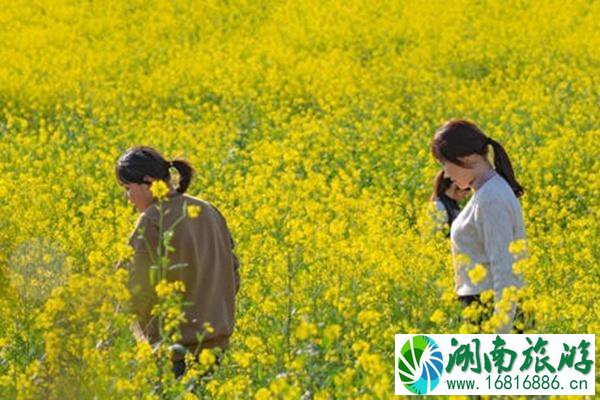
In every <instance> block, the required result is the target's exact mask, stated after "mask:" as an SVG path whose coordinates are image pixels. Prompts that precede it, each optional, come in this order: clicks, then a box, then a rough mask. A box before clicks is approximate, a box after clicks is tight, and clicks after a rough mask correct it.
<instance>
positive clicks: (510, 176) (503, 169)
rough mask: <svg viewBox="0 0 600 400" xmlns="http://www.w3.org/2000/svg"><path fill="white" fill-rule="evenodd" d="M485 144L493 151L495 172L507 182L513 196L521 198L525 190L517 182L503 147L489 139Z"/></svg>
mask: <svg viewBox="0 0 600 400" xmlns="http://www.w3.org/2000/svg"><path fill="white" fill-rule="evenodd" d="M487 142H488V144H489V145H491V146H492V149H493V150H494V166H495V167H496V172H497V173H498V174H500V175H501V176H502V177H503V178H504V179H505V180H506V182H508V184H509V185H510V187H511V188H512V190H513V192H515V196H517V197H521V196H522V195H523V193H525V189H523V186H521V184H520V183H519V182H517V178H516V177H515V172H514V170H513V167H512V164H511V162H510V158H508V154H507V153H506V150H504V147H502V145H501V144H500V143H498V142H497V141H495V140H494V139H492V138H490V137H488V139H487Z"/></svg>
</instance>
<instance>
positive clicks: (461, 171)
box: [442, 154, 481, 190]
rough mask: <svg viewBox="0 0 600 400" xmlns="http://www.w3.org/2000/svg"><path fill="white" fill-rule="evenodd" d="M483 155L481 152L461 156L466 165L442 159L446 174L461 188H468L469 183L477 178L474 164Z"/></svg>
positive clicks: (460, 158)
mask: <svg viewBox="0 0 600 400" xmlns="http://www.w3.org/2000/svg"><path fill="white" fill-rule="evenodd" d="M480 157H481V156H480V155H479V154H471V155H468V156H465V157H459V160H460V161H461V162H463V164H464V165H465V167H462V166H460V165H458V164H454V163H452V162H450V161H446V160H444V161H442V165H443V166H444V175H445V176H447V177H449V178H450V179H451V180H452V182H453V183H454V184H455V185H456V186H458V188H459V189H463V190H467V189H469V185H470V184H471V182H473V180H474V178H475V171H474V169H473V166H474V165H475V164H476V163H477V162H478V160H479V158H480Z"/></svg>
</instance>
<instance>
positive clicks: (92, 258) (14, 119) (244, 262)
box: [0, 0, 600, 399]
mask: <svg viewBox="0 0 600 400" xmlns="http://www.w3.org/2000/svg"><path fill="white" fill-rule="evenodd" d="M2 3H3V4H2V5H1V7H0V155H1V162H0V278H1V280H0V398H2V399H15V398H18V399H137V398H144V399H146V398H148V399H159V398H168V399H175V398H180V399H193V398H222V399H232V398H239V399H246V398H257V399H273V398H280V399H287V398H295V399H299V398H302V399H337V398H340V399H347V398H360V399H379V398H393V397H394V395H393V393H394V388H393V385H394V372H393V371H394V334H395V333H457V332H462V333H467V332H474V329H475V327H474V326H470V325H467V324H463V323H462V321H461V306H460V303H459V302H458V301H457V300H456V298H455V294H454V278H453V266H452V257H451V254H450V244H449V241H448V239H447V238H445V237H444V236H443V234H441V233H439V232H438V233H436V231H434V230H433V229H432V224H431V218H430V214H429V211H428V210H429V207H428V206H429V205H428V203H429V196H430V194H431V185H432V180H433V177H434V175H435V174H436V172H437V171H438V169H439V168H440V165H439V164H438V163H437V162H436V161H435V159H434V158H433V156H432V155H431V151H430V148H429V145H430V141H431V138H432V136H433V133H434V131H435V129H436V128H437V127H438V126H440V125H441V124H442V123H443V122H444V121H446V120H448V119H450V118H468V119H470V120H472V121H474V122H475V123H477V124H478V125H479V126H480V127H481V128H482V129H483V130H484V132H485V133H486V134H487V135H489V136H491V137H493V138H494V139H496V140H498V141H499V142H501V143H502V144H503V145H504V146H505V148H506V149H507V152H508V154H509V155H510V157H511V159H512V162H513V165H514V168H515V172H516V175H517V178H518V179H519V180H520V181H521V183H522V184H523V186H524V187H525V195H524V196H523V197H522V198H521V204H522V207H523V212H524V218H525V224H526V232H527V236H528V250H529V254H530V257H529V258H528V259H526V260H523V261H521V262H519V263H517V266H518V270H519V271H520V272H521V273H522V274H523V275H524V277H525V280H526V282H527V286H526V288H525V289H524V290H523V291H522V292H521V293H520V297H521V301H522V305H523V309H524V310H526V311H527V312H528V313H529V314H530V315H532V318H534V319H535V322H536V325H535V329H534V330H532V331H531V332H536V333H537V332H539V333H595V334H597V335H600V260H599V258H600V257H599V256H600V254H599V251H600V241H599V240H598V234H599V225H598V221H599V220H600V204H599V202H600V201H599V199H600V179H598V171H599V170H600V151H599V148H600V147H599V143H600V125H599V122H600V121H599V120H600V113H599V112H598V104H599V103H598V102H599V98H600V97H599V94H600V93H599V88H600V86H599V78H598V77H599V76H600V69H599V68H598V67H599V63H600V57H599V56H600V52H599V50H598V49H600V35H598V27H599V26H598V20H600V2H597V1H596V2H594V1H583V0H576V1H569V2H564V1H544V2H539V1H450V2H448V1H428V2H425V1H366V0H363V1H361V0H346V1H317V0H306V1H261V0H255V1H248V0H231V1H202V2H194V1H167V0H164V1H159V0H157V1H148V0H144V1H141V0H133V1H102V0H101V1H93V0H90V1H80V2H77V1H66V0H39V1H7V0H4V1H2ZM140 144H144V145H150V146H154V147H156V148H157V149H159V150H160V151H162V152H163V153H164V154H165V155H166V156H167V157H169V158H174V157H181V158H185V159H188V160H189V161H190V162H191V163H192V165H193V166H194V167H195V168H196V171H197V174H196V176H195V178H194V180H193V181H192V185H191V187H190V189H189V190H188V192H189V194H191V195H193V196H197V197H200V198H202V199H205V200H207V201H209V202H211V203H213V204H215V205H216V206H217V207H218V208H219V209H220V210H221V211H222V212H223V214H224V215H225V217H226V218H227V222H228V224H229V227H230V229H231V231H232V234H233V237H234V239H235V241H236V245H237V246H236V253H237V255H238V257H239V259H240V261H241V278H242V284H241V289H240V292H239V293H238V296H237V314H236V316H237V319H236V329H235V332H234V335H233V336H232V338H231V347H230V348H229V350H228V351H227V352H226V353H225V357H224V359H223V362H222V363H221V365H220V366H219V367H218V368H216V370H215V372H214V373H213V374H212V375H208V376H206V377H204V378H202V379H200V378H198V377H197V376H199V375H200V372H201V371H202V369H203V368H205V367H208V366H209V365H210V364H211V363H212V362H213V361H214V356H213V355H212V354H209V353H205V354H204V355H203V356H201V357H200V363H199V365H198V366H197V368H196V367H194V368H191V369H190V372H189V374H188V375H187V378H185V379H182V380H179V381H176V380H174V378H173V377H172V376H170V374H165V372H164V371H165V366H164V365H163V364H161V362H160V361H161V360H163V361H164V357H163V358H161V357H160V355H159V354H154V353H153V352H152V348H151V346H150V345H149V344H148V343H146V342H143V341H140V342H138V341H136V338H135V337H134V335H133V333H132V331H131V329H130V326H131V323H132V322H133V321H134V319H135V318H134V316H133V314H131V313H130V312H129V311H128V299H129V292H128V290H127V288H126V286H125V282H126V271H123V270H119V271H118V270H117V269H116V268H115V265H116V264H117V262H118V261H119V260H125V259H127V257H128V256H130V253H131V250H130V249H129V246H128V242H127V239H128V237H129V235H130V233H131V231H132V229H133V227H134V226H135V222H136V218H137V213H136V212H135V210H134V209H133V207H132V206H131V205H129V204H128V203H127V200H126V198H125V196H124V193H123V188H122V187H121V186H119V184H118V183H117V181H116V179H115V172H114V166H115V162H116V160H117V158H118V157H119V155H120V154H122V153H123V151H124V150H126V149H127V148H129V147H131V146H134V145H140ZM596 347H598V340H597V341H596ZM597 353H598V352H597ZM598 360H599V357H598V355H597V354H596V363H598ZM167 367H168V366H167ZM194 374H196V375H194ZM597 374H598V372H597ZM597 382H599V383H597V384H596V391H597V393H600V380H599V378H598V375H597ZM523 398H525V397H523ZM562 398H564V397H562ZM590 398H591V397H590Z"/></svg>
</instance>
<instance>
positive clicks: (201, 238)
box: [129, 192, 240, 360]
mask: <svg viewBox="0 0 600 400" xmlns="http://www.w3.org/2000/svg"><path fill="white" fill-rule="evenodd" d="M188 205H196V206H199V207H200V208H201V211H200V214H199V215H198V216H197V217H196V218H190V217H189V216H187V215H186V206H188ZM162 208H163V231H164V230H167V229H168V228H169V227H171V226H173V224H174V223H175V221H177V220H178V219H179V218H180V217H181V216H182V215H186V216H185V217H184V218H183V219H182V220H181V221H180V222H179V223H177V225H176V226H175V228H174V232H173V238H172V240H171V242H170V244H171V246H172V247H173V248H174V250H172V252H170V253H169V265H172V266H174V265H177V264H185V266H183V267H178V268H173V269H171V270H169V271H168V272H167V280H168V281H175V280H180V281H183V282H184V284H185V301H186V303H190V304H189V305H186V306H184V311H185V316H186V319H187V322H185V323H184V324H182V325H181V332H182V340H181V342H180V344H182V345H183V346H185V347H186V348H187V349H188V350H189V351H191V352H194V353H197V351H198V350H199V349H201V348H213V347H220V348H223V349H224V348H226V347H227V346H228V344H229V337H230V336H231V334H232V333H233V327H234V321H235V295H236V294H237V291H238V290H239V285H240V277H239V261H238V259H237V257H236V256H235V254H234V253H233V248H234V246H235V244H234V242H233V239H232V237H231V234H230V232H229V229H228V227H227V223H226V222H225V219H224V218H223V215H222V214H221V213H220V212H219V211H218V210H217V209H216V208H215V207H214V206H212V205H211V204H209V203H208V202H205V201H203V200H200V199H197V198H195V197H192V196H188V195H186V194H181V193H176V192H175V193H170V194H169V196H168V198H167V199H165V200H164V201H163V202H162ZM159 216H160V213H159V203H158V202H156V201H155V202H153V203H152V205H151V206H150V207H149V208H148V209H147V210H146V211H145V212H143V213H142V214H141V215H140V217H139V219H138V221H137V225H136V227H135V229H134V231H133V233H132V234H131V236H130V239H129V243H130V244H131V246H132V247H133V249H134V257H133V262H132V263H131V264H130V268H129V270H130V274H129V277H130V281H129V287H130V289H131V293H132V302H131V303H132V307H133V311H134V312H135V313H136V314H137V316H138V318H139V323H140V326H141V328H142V330H143V332H144V334H145V336H146V337H147V338H148V339H149V340H150V342H152V343H154V342H157V341H158V340H160V335H159V331H158V323H157V320H156V318H154V317H151V315H150V312H151V310H152V307H153V306H154V304H156V292H155V290H154V287H153V286H152V285H151V283H150V278H149V277H150V266H151V265H157V261H156V254H157V249H158V241H159V221H160V218H159ZM142 234H143V237H144V238H145V239H146V240H143V238H142V237H141V235H142ZM206 322H208V323H210V326H211V327H212V329H213V331H212V332H210V333H208V332H206V330H205V328H204V324H205V323H206ZM202 333H204V334H205V335H204V338H203V340H202V343H198V339H197V335H200V334H202ZM182 358H183V355H180V354H177V353H174V355H173V360H179V359H182Z"/></svg>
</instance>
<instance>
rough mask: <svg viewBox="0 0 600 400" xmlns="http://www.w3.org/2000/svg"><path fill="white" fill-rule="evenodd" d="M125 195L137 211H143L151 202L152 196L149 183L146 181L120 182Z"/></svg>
mask: <svg viewBox="0 0 600 400" xmlns="http://www.w3.org/2000/svg"><path fill="white" fill-rule="evenodd" d="M122 185H123V187H124V188H125V196H127V199H128V200H129V202H130V203H131V204H133V205H134V206H135V208H137V210H138V211H139V212H144V211H146V209H147V208H148V207H149V206H150V203H152V200H153V197H152V192H151V191H150V185H149V184H147V183H122Z"/></svg>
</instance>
